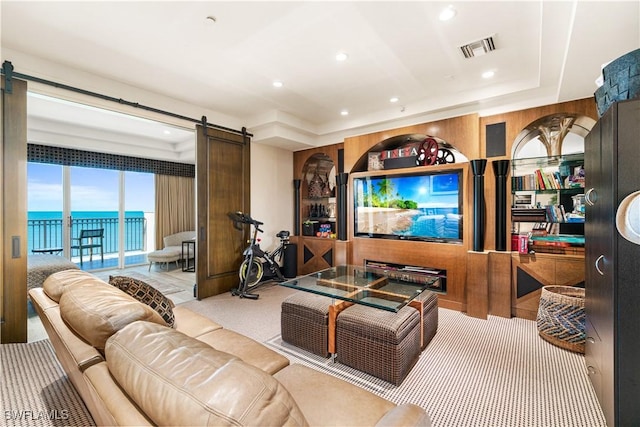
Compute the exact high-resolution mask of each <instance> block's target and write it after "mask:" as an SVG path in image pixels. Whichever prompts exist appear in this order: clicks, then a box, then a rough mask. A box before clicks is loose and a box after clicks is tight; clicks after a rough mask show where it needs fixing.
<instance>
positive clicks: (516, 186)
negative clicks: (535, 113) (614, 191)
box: [511, 153, 585, 253]
mask: <svg viewBox="0 0 640 427" xmlns="http://www.w3.org/2000/svg"><path fill="white" fill-rule="evenodd" d="M584 178H585V170H584V154H583V153H575V154H567V155H561V156H549V157H534V158H526V159H514V160H513V161H512V178H511V186H512V187H511V189H512V196H513V197H512V198H513V204H512V207H511V221H512V225H513V234H514V236H516V235H517V236H523V235H526V236H528V237H527V239H528V245H529V246H528V251H536V252H540V251H543V252H548V253H567V251H572V253H573V252H575V248H576V247H579V248H581V249H580V250H579V251H578V252H581V251H583V249H582V248H583V247H584V237H582V236H584ZM512 249H514V250H515V248H512ZM518 250H520V251H521V252H523V250H522V245H518Z"/></svg>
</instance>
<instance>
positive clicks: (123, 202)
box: [27, 163, 155, 270]
mask: <svg viewBox="0 0 640 427" xmlns="http://www.w3.org/2000/svg"><path fill="white" fill-rule="evenodd" d="M27 192H28V203H29V217H28V221H27V223H28V238H29V251H30V253H53V254H64V255H65V256H66V257H67V258H69V259H71V260H72V261H73V262H75V263H77V264H79V265H80V267H81V268H82V269H84V270H95V269H104V268H123V267H125V266H130V265H136V264H144V263H146V262H147V259H146V254H147V253H148V252H149V251H152V250H153V249H154V246H153V242H154V233H153V230H154V224H155V220H154V219H155V215H154V198H155V196H154V195H155V190H154V178H153V174H150V173H137V172H122V171H115V170H107V169H98V168H83V167H68V166H58V165H50V164H40V163H29V166H28V188H27Z"/></svg>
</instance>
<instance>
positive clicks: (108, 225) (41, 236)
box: [27, 217, 147, 256]
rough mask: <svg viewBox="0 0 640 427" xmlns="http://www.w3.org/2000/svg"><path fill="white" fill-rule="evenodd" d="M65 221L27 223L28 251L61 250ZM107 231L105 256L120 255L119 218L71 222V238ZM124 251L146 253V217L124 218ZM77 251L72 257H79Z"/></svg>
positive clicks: (35, 220)
mask: <svg viewBox="0 0 640 427" xmlns="http://www.w3.org/2000/svg"><path fill="white" fill-rule="evenodd" d="M64 226H65V225H64V221H63V220H62V219H30V220H27V238H28V249H27V250H28V251H29V253H31V251H32V250H33V249H45V248H62V247H63V246H64V245H63V242H62V234H63V233H62V231H63V227H64ZM97 228H103V229H104V253H105V254H115V253H118V247H119V243H120V242H119V238H118V237H119V234H120V233H119V231H118V230H119V227H118V218H78V219H74V220H73V221H72V225H71V237H72V238H76V237H78V236H79V235H80V231H81V230H94V229H97ZM124 232H125V235H124V243H125V245H124V250H125V252H129V251H145V250H146V241H147V220H146V218H142V217H136V218H125V219H124ZM77 255H79V254H78V253H77V250H74V251H73V253H72V254H71V256H77Z"/></svg>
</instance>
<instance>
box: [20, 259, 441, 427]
mask: <svg viewBox="0 0 640 427" xmlns="http://www.w3.org/2000/svg"><path fill="white" fill-rule="evenodd" d="M29 295H30V297H31V300H32V302H33V304H34V306H35V308H36V310H37V312H38V314H39V316H40V317H41V319H42V322H43V324H44V327H45V329H46V331H47V333H48V335H49V337H50V339H51V342H52V344H53V347H54V349H55V351H56V355H57V357H58V359H59V360H60V362H61V364H62V366H63V368H64V370H65V371H66V372H67V374H68V376H69V378H70V379H71V381H72V383H73V384H74V386H75V387H76V389H77V390H78V392H79V394H80V396H82V398H83V400H84V402H85V404H86V406H87V408H88V409H89V411H90V412H91V414H92V416H93V418H94V421H95V422H96V424H98V425H136V426H141V425H175V426H178V425H190V426H196V425H260V426H281V425H282V426H284V425H302V426H304V425H317V426H329V425H342V426H346V425H348V426H356V425H379V426H392V425H402V426H410V425H421V426H429V425H430V420H429V417H428V415H427V414H426V413H425V411H424V410H423V409H422V408H420V407H418V406H415V405H412V404H405V405H400V406H396V405H395V404H393V403H391V402H389V401H387V400H385V399H383V398H381V397H378V396H376V395H374V394H372V393H370V392H368V391H366V390H364V389H361V388H359V387H356V386H354V385H352V384H350V383H347V382H345V381H342V380H340V379H337V378H335V377H333V376H330V375H327V374H324V373H320V372H318V371H315V370H313V369H310V368H307V367H305V366H302V365H298V364H293V365H291V364H289V361H288V359H286V358H285V357H283V356H282V355H280V354H279V353H277V352H274V351H273V350H271V349H269V348H268V347H265V346H263V345H262V344H260V343H258V342H256V341H254V340H252V339H250V338H248V337H246V336H243V335H240V334H238V333H235V332H233V331H230V330H228V329H225V328H223V327H222V326H221V325H218V324H217V323H215V322H213V321H211V320H209V319H207V318H205V317H203V316H201V315H199V314H197V313H194V312H192V311H190V310H188V309H186V308H183V307H180V306H176V307H175V308H174V309H173V313H174V316H175V324H174V328H170V327H168V326H167V325H166V323H164V320H163V318H162V317H161V316H160V315H159V314H158V313H157V312H156V311H154V310H153V309H151V308H150V307H149V306H148V305H146V304H143V303H141V302H139V301H138V300H136V299H134V298H132V297H130V296H129V295H127V294H126V293H124V292H122V291H120V290H119V289H118V288H116V287H114V286H111V285H109V284H107V283H105V282H103V281H101V280H100V279H98V278H96V277H95V276H93V275H91V274H89V273H86V272H83V271H80V270H69V271H63V272H59V273H55V274H53V275H51V276H50V277H49V278H48V279H47V280H46V281H45V282H44V284H43V287H42V288H36V289H31V290H30V291H29Z"/></svg>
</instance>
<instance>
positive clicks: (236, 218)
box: [227, 211, 264, 232]
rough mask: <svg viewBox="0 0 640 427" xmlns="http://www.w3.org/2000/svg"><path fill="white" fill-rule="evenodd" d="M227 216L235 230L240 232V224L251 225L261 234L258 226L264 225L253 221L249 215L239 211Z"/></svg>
mask: <svg viewBox="0 0 640 427" xmlns="http://www.w3.org/2000/svg"><path fill="white" fill-rule="evenodd" d="M227 216H228V217H229V218H230V219H231V221H233V226H234V228H236V229H237V230H242V226H241V225H240V223H242V224H251V225H253V226H254V227H256V229H257V230H258V231H260V232H262V230H261V229H260V227H259V226H261V225H262V224H264V222H260V221H258V220H255V219H253V218H251V217H250V216H249V215H247V214H245V213H242V212H240V211H238V212H229V213H228V214H227Z"/></svg>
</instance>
